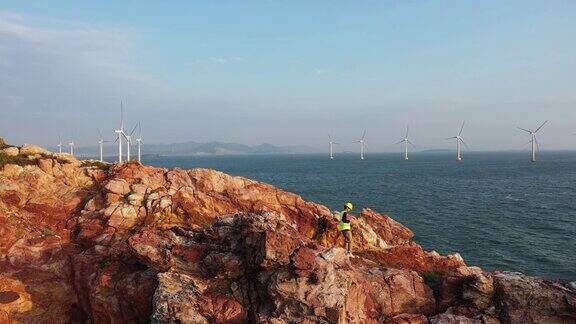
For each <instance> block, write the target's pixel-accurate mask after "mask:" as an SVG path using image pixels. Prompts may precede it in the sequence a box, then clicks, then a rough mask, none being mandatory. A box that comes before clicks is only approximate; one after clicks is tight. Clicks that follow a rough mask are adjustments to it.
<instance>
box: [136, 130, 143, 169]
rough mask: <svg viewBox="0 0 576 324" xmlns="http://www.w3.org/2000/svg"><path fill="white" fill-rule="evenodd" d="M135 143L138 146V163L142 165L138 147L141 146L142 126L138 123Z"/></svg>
mask: <svg viewBox="0 0 576 324" xmlns="http://www.w3.org/2000/svg"><path fill="white" fill-rule="evenodd" d="M136 143H137V144H138V162H139V163H142V160H141V155H140V146H141V145H142V124H141V123H140V122H138V138H137V139H136Z"/></svg>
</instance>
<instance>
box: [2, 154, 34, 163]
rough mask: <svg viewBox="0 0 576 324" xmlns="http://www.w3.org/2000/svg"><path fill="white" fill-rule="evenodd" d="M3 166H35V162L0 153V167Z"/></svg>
mask: <svg viewBox="0 0 576 324" xmlns="http://www.w3.org/2000/svg"><path fill="white" fill-rule="evenodd" d="M5 164H16V165H19V166H25V165H35V164H36V161H33V160H29V159H28V158H27V157H24V156H21V155H16V156H8V155H6V154H4V153H2V152H0V166H3V165H5Z"/></svg>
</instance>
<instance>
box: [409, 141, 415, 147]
mask: <svg viewBox="0 0 576 324" xmlns="http://www.w3.org/2000/svg"><path fill="white" fill-rule="evenodd" d="M408 143H409V144H410V145H412V147H413V148H416V145H414V143H412V142H411V141H410V140H408Z"/></svg>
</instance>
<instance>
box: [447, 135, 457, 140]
mask: <svg viewBox="0 0 576 324" xmlns="http://www.w3.org/2000/svg"><path fill="white" fill-rule="evenodd" d="M455 138H458V137H456V136H452V137H448V138H447V140H450V139H455Z"/></svg>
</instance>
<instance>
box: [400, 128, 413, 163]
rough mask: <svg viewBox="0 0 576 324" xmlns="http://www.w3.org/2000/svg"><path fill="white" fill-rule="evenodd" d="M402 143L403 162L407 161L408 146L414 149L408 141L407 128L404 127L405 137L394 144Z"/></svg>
mask: <svg viewBox="0 0 576 324" xmlns="http://www.w3.org/2000/svg"><path fill="white" fill-rule="evenodd" d="M400 143H404V160H406V161H408V144H410V145H412V147H416V146H415V145H414V144H413V143H412V142H410V140H409V139H408V126H406V136H404V139H403V140H401V141H399V142H398V143H396V144H400Z"/></svg>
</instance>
